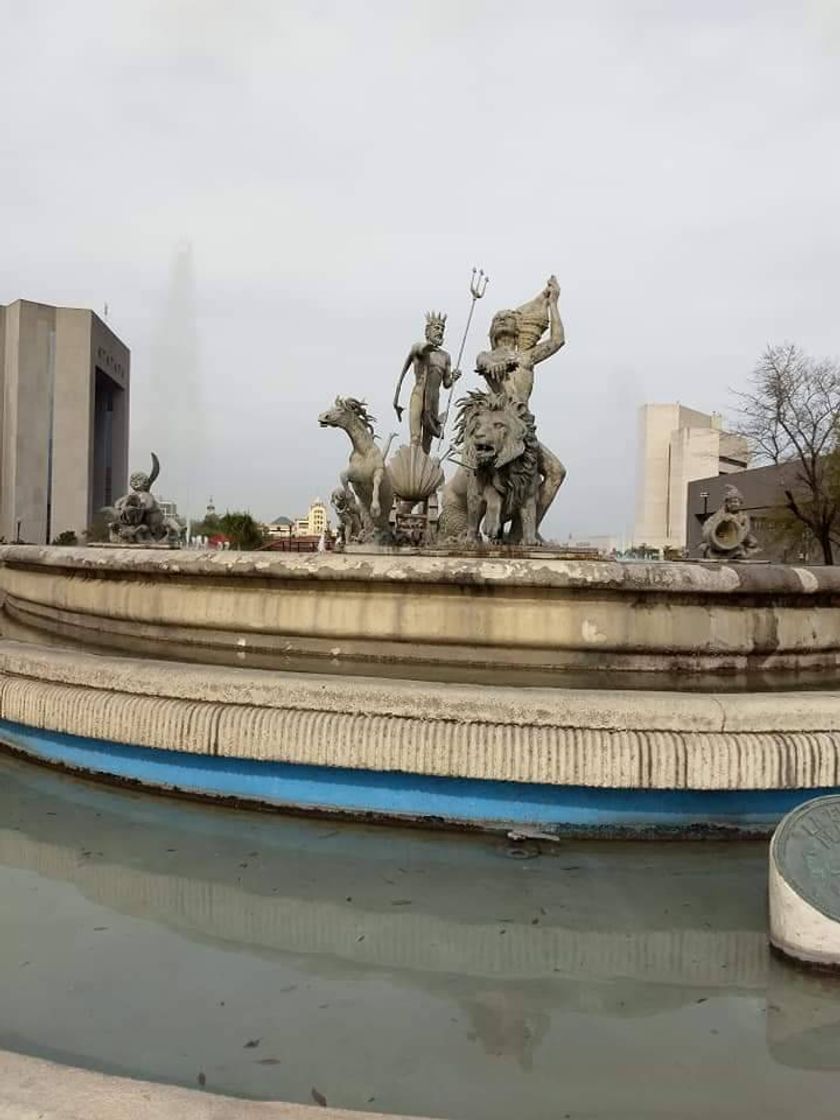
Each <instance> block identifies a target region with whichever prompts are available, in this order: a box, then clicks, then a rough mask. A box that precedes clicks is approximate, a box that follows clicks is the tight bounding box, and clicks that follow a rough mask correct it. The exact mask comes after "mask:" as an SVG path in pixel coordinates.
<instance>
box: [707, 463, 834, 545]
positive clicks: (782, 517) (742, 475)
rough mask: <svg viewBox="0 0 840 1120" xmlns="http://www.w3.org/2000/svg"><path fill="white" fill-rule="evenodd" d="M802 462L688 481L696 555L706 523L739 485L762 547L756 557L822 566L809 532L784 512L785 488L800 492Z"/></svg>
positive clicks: (814, 542) (753, 528)
mask: <svg viewBox="0 0 840 1120" xmlns="http://www.w3.org/2000/svg"><path fill="white" fill-rule="evenodd" d="M799 470H800V467H799V464H798V463H795V462H791V463H779V464H778V465H773V466H769V467H756V468H754V469H753V470H750V471H740V472H739V473H738V474H734V475H728V476H721V475H714V476H712V477H710V478H700V479H697V480H696V481H694V482H690V483H689V484H688V504H687V511H686V527H685V528H686V542H687V547H688V554H689V556H696V555H697V550H698V548H699V547H700V542H701V541H702V539H703V523H704V521H705V520H706V518H707V517H710V516H711V515H712V514H713V513H714V512H715V510H716V509H719V508H720V506H722V505H723V492H724V489H725V488H726V487H727V486H737V487H738V489H739V490H740V491H741V496H742V497H743V499H744V509H745V510H746V511H747V513H749V515H750V520H751V522H752V530H753V532H754V533H755V535H756V537H757V538H758V542H759V544H760V545H761V552H760V553H759V554H758V556H757V559H758V560H770V561H775V562H777V563H780V564H821V563H822V562H823V556H822V550H821V549H820V547H819V545H818V543H817V542H816V540H815V539H814V538H813V536H812V535H811V534H810V533H809V532H808V530H807V529H806V528H805V527H804V526H801V525H800V524H799V523H798V522H797V521H796V520H795V519H793V518H792V517H791V516H790V515H789V514H788V513H787V512H786V510H785V490H792V491H794V492H797V491H798V490H799V488H800V487H799V481H798V478H799Z"/></svg>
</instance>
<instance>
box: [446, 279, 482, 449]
mask: <svg viewBox="0 0 840 1120" xmlns="http://www.w3.org/2000/svg"><path fill="white" fill-rule="evenodd" d="M489 283H490V277H489V276H487V275H486V274H485V272H484V269H483V268H474V269H473V270H472V277H471V279H470V295H471V296H472V303H471V304H470V313H469V315H467V325H466V326H465V327H464V337H463V338H462V339H461V346H460V348H459V350H458V357H457V359H456V361H455V368H456V369H460V368H461V359H462V358H463V356H464V347H465V346H466V345H467V335H468V334H469V333H470V323H471V322H472V317H473V311H475V305H476V303H477V302H478V300H480V299H481V297H482V296H483V295H484V293H485V292H486V291H487V285H488V284H489ZM454 390H455V386H454V385H452V386H451V387H450V389H449V397H448V398H447V401H446V412H445V413H444V414H443V423H442V424H441V428H440V435H439V436H438V447H440V445H441V444H442V443H443V435H444V432H445V431H446V422H447V420H448V419H449V409H450V408H451V407H452V393H453V392H454Z"/></svg>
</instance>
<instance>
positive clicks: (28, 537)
mask: <svg viewBox="0 0 840 1120" xmlns="http://www.w3.org/2000/svg"><path fill="white" fill-rule="evenodd" d="M129 365H130V354H129V350H128V348H127V347H126V346H125V345H124V344H123V343H122V342H121V341H120V340H119V339H118V338H117V336H116V335H115V334H114V333H113V331H111V330H110V329H109V328H108V327H107V326H106V324H105V323H104V322H103V321H102V320H101V319H100V318H99V317H98V316H97V315H95V314H94V313H93V312H92V311H88V310H85V309H82V308H71V307H49V306H48V305H47V304H43V303H31V302H30V301H29V300H16V301H15V302H14V303H10V304H9V305H8V306H6V307H3V306H0V536H3V537H5V538H6V540H7V541H12V540H16V539H20V540H24V541H30V542H32V543H35V544H44V543H48V542H49V541H51V540H53V539H54V538H55V537H56V536H57V535H58V534H59V533H61V532H64V531H65V530H73V531H74V532H75V533H77V534H79V535H80V534H81V533H83V532H84V531H85V530H86V529H87V528H88V527H89V526H90V524H91V521H92V518H93V515H94V513H95V512H96V511H97V510H98V509H100V508H101V507H102V506H104V505H111V503H112V502H113V501H114V500H115V499H116V498H118V497H119V496H120V495H121V494H124V493H125V491H126V489H127V475H128V406H129Z"/></svg>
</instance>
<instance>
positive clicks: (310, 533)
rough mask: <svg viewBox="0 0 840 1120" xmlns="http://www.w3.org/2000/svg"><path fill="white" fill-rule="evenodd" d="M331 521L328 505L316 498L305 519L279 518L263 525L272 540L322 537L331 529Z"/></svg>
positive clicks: (264, 530)
mask: <svg viewBox="0 0 840 1120" xmlns="http://www.w3.org/2000/svg"><path fill="white" fill-rule="evenodd" d="M329 527H330V519H329V514H328V512H327V506H326V503H325V502H324V501H323V500H322V499H321V498H316V499H315V501H314V502H312V504H311V505H310V507H309V511H308V513H306V514H305V515H304V516H303V517H295V518H294V519H292V518H289V517H277V518H275V520H274V521H270V522H269V523H268V524H267V525H263V526H262V529H263V532H265V533H266V535H267V536H268V537H270V538H278V539H279V538H288V537H320V536H321V534H322V533H323V532H324V531H325V530H327V529H329Z"/></svg>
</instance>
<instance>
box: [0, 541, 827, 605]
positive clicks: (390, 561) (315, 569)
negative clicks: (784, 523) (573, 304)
mask: <svg viewBox="0 0 840 1120" xmlns="http://www.w3.org/2000/svg"><path fill="white" fill-rule="evenodd" d="M0 565H8V566H10V567H15V566H24V567H28V566H37V567H46V568H51V569H55V568H58V569H65V570H68V571H76V572H80V573H89V574H91V575H93V574H96V575H102V574H108V573H113V574H121V575H125V576H130V575H152V574H154V575H155V576H160V577H161V578H166V577H169V578H181V579H184V578H189V577H190V576H199V577H207V576H216V577H221V578H225V579H227V578H235V579H265V580H317V581H319V582H321V581H323V582H330V581H341V582H352V581H358V580H362V581H364V582H370V581H373V582H377V583H398V584H406V583H436V584H440V583H443V584H454V585H458V586H463V585H469V584H478V585H485V586H488V587H492V586H495V585H499V584H505V585H507V586H510V587H554V588H569V589H576V590H587V589H591V590H598V589H602V590H613V591H618V592H632V593H634V594H657V593H666V594H678V593H680V592H686V593H690V594H693V595H704V594H709V595H721V594H723V595H737V594H756V595H779V594H792V595H803V594H804V595H809V596H815V595H820V594H834V595H840V570H838V569H837V568H831V567H811V568H806V567H792V566H789V565H778V564H776V565H774V564H754V563H745V564H738V563H730V564H726V563H722V562H721V563H708V562H703V563H700V562H697V563H692V562H689V561H680V562H671V563H668V562H656V563H653V562H633V563H622V562H619V561H614V560H587V559H581V560H578V559H564V560H559V559H552V558H550V557H546V558H545V559H540V558H539V556H538V554H533V555H530V556H527V557H516V556H511V557H504V556H475V555H463V556H459V555H456V554H453V555H448V556H441V555H434V556H423V555H408V556H407V555H404V554H398V555H391V554H384V555H383V554H377V553H369V554H359V553H308V554H301V553H277V552H225V551H218V552H208V551H191V550H189V549H180V550H175V551H172V550H170V549H166V550H161V549H133V548H118V547H115V548H109V549H95V548H93V549H92V548H57V547H53V546H43V545H2V546H0Z"/></svg>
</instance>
